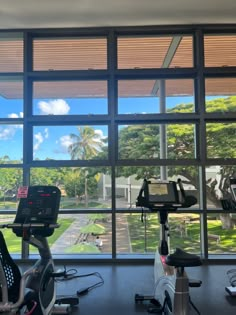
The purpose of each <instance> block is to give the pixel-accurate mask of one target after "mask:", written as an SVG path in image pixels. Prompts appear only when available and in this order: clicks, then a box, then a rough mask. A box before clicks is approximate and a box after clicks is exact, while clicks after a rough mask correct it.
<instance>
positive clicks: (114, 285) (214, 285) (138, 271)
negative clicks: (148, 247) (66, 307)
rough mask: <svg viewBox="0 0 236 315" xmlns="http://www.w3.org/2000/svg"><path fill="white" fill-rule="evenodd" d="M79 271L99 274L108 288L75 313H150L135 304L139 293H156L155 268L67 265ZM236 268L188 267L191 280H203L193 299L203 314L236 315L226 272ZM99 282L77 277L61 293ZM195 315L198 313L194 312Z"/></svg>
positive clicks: (235, 300)
mask: <svg viewBox="0 0 236 315" xmlns="http://www.w3.org/2000/svg"><path fill="white" fill-rule="evenodd" d="M69 268H75V269H76V270H77V272H78V274H87V273H91V272H99V273H100V274H101V275H102V277H103V279H104V285H103V286H101V287H98V288H95V289H93V290H91V291H89V293H88V294H87V295H84V296H82V297H80V303H79V306H78V308H75V309H74V314H84V315H93V314H94V315H95V314H96V315H105V314H112V315H121V314H123V315H126V314H127V315H134V314H148V313H147V311H146V305H142V304H141V305H140V304H138V305H136V304H135V303H134V295H135V293H142V294H152V293H153V266H151V265H133V266H132V265H122V264H119V265H109V264H108V265H105V264H95V263H94V264H89V265H88V264H87V265H84V264H81V265H80V264H79V265H77V266H67V269H69ZM232 268H236V265H235V266H233V265H204V266H201V267H196V268H188V275H189V277H191V278H197V279H200V280H202V282H203V284H202V286H201V288H191V289H190V290H191V298H192V301H193V302H194V304H195V305H196V306H197V308H198V310H199V311H200V313H201V315H209V314H212V315H213V314H214V315H222V314H232V315H233V314H236V297H230V296H229V295H228V294H227V293H226V292H225V286H228V285H229V281H228V277H227V274H226V272H227V271H228V270H230V269H232ZM96 281H97V279H96V278H94V277H84V278H77V279H74V280H70V281H66V282H62V283H58V285H57V291H58V293H59V294H71V295H73V294H76V292H77V290H79V289H81V288H85V287H88V286H90V285H92V284H94V283H95V282H96ZM192 314H197V313H196V312H195V311H194V310H192V311H191V315H192Z"/></svg>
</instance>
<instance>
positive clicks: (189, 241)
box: [127, 214, 236, 253]
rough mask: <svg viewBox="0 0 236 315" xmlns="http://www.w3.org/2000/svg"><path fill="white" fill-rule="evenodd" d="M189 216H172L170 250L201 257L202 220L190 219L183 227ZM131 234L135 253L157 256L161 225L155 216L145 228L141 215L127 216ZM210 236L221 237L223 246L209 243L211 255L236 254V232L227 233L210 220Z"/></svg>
mask: <svg viewBox="0 0 236 315" xmlns="http://www.w3.org/2000/svg"><path fill="white" fill-rule="evenodd" d="M186 216H187V215H186V214H182V215H179V214H178V215H173V214H172V215H171V216H170V218H169V225H170V247H171V249H175V248H176V247H180V248H182V249H184V250H186V251H189V252H192V253H200V222H199V216H198V215H196V216H195V218H194V215H191V218H192V219H193V220H189V221H188V223H185V224H184V219H186ZM127 220H128V224H129V233H130V239H131V244H132V251H133V252H139V253H142V252H155V250H156V248H157V246H158V244H159V233H160V228H159V223H158V221H157V217H156V215H154V214H150V215H148V220H147V223H146V240H145V225H144V224H143V223H142V222H141V220H140V215H139V214H128V215H127ZM208 234H213V235H217V236H220V242H219V243H217V242H216V240H211V239H209V240H208V246H209V252H210V253H231V252H234V253H235V251H236V233H235V229H231V230H224V229H222V224H221V221H220V220H217V219H215V220H208Z"/></svg>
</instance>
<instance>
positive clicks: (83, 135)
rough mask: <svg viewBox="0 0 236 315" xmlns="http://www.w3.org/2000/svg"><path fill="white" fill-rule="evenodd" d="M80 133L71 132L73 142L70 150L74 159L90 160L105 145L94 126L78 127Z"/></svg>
mask: <svg viewBox="0 0 236 315" xmlns="http://www.w3.org/2000/svg"><path fill="white" fill-rule="evenodd" d="M77 128H78V134H74V133H72V134H70V137H71V140H72V144H71V145H70V146H69V148H68V150H69V153H70V155H71V159H72V160H89V159H91V158H92V157H94V156H96V155H97V154H98V153H99V152H100V151H101V149H102V147H103V146H104V141H103V139H102V138H101V136H100V135H99V134H98V133H96V132H95V130H94V129H93V128H92V127H89V126H84V127H77Z"/></svg>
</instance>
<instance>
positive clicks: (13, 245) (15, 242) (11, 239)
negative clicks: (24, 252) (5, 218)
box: [2, 218, 73, 253]
mask: <svg viewBox="0 0 236 315" xmlns="http://www.w3.org/2000/svg"><path fill="white" fill-rule="evenodd" d="M11 222H12V221H9V223H11ZM72 222H73V218H66V219H64V218H63V219H59V220H58V223H59V224H60V227H59V228H57V229H55V230H54V233H53V235H52V236H50V237H48V243H49V246H51V245H52V244H53V243H54V242H55V241H56V240H57V238H58V237H59V236H60V235H61V234H62V233H63V232H64V231H65V230H66V229H67V228H69V226H70V225H71V223H72ZM4 223H7V222H4ZM2 231H3V235H4V238H5V240H6V243H7V247H8V250H9V251H10V253H20V252H21V238H20V237H17V236H16V235H15V234H14V233H13V232H12V230H11V229H4V230H2ZM31 247H32V248H31V249H30V251H31V252H37V249H36V248H34V247H33V246H31Z"/></svg>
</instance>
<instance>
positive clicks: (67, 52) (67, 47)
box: [33, 37, 107, 71]
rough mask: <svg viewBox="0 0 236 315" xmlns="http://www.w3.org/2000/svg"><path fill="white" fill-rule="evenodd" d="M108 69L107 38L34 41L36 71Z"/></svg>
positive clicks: (42, 39)
mask: <svg viewBox="0 0 236 315" xmlns="http://www.w3.org/2000/svg"><path fill="white" fill-rule="evenodd" d="M106 68H107V39H106V38H72V37H70V38H57V39H56V38H41V39H34V41H33V69H34V70H46V71H47V70H49V71H53V70H88V69H106Z"/></svg>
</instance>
